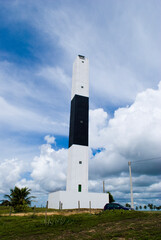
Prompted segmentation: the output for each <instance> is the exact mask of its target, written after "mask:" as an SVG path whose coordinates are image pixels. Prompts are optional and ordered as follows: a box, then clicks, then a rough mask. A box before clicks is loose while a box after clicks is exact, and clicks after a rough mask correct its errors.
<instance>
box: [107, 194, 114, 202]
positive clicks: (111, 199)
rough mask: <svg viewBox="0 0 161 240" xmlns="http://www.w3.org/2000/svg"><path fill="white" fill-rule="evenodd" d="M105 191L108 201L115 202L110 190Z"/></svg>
mask: <svg viewBox="0 0 161 240" xmlns="http://www.w3.org/2000/svg"><path fill="white" fill-rule="evenodd" d="M107 193H108V194H109V203H112V202H115V199H114V197H113V195H112V194H111V193H110V192H107Z"/></svg>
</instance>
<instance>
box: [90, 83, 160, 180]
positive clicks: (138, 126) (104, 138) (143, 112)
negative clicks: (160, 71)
mask: <svg viewBox="0 0 161 240" xmlns="http://www.w3.org/2000/svg"><path fill="white" fill-rule="evenodd" d="M101 113H102V114H101ZM92 114H93V116H95V119H96V121H94V119H93V123H92V124H91V129H90V132H91V133H94V132H95V131H96V129H98V128H97V126H99V129H98V131H97V134H95V136H92V135H91V137H92V138H94V140H93V139H92V140H91V147H92V148H103V149H104V150H103V151H101V152H98V153H97V154H96V155H95V156H94V157H93V158H92V160H91V169H92V170H91V175H93V174H92V172H94V169H95V167H96V166H97V167H98V169H100V171H99V172H100V174H101V175H102V174H104V175H107V176H108V174H111V173H112V174H114V173H115V174H116V173H119V172H121V171H123V170H125V169H127V162H128V161H135V160H139V159H148V158H154V157H158V156H159V157H160V156H161V150H160V141H161V127H160V122H161V84H159V86H158V89H157V90H153V89H147V90H146V91H144V92H142V93H139V94H138V95H137V97H136V99H135V102H134V103H133V104H132V105H131V106H129V107H126V108H120V109H118V110H116V111H115V114H114V118H112V119H109V121H108V123H107V116H106V114H105V113H104V112H103V110H102V111H100V110H99V111H98V110H91V116H92ZM101 116H102V118H101ZM99 119H101V121H100V122H98V121H99ZM105 122H106V125H105ZM148 163H149V162H148V161H147V162H146V164H144V165H143V166H142V167H141V168H140V170H139V169H137V170H136V172H137V171H138V172H139V171H143V173H148V174H150V173H151V174H160V171H159V169H158V161H157V162H155V164H150V165H151V167H149V166H150V165H149V164H148ZM135 169H136V168H134V171H135ZM126 171H127V170H126ZM140 173H141V172H140ZM93 177H94V175H93Z"/></svg>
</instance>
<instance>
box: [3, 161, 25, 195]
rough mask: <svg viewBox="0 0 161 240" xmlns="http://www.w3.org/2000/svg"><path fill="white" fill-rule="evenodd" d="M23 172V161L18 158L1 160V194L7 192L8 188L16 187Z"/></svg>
mask: <svg viewBox="0 0 161 240" xmlns="http://www.w3.org/2000/svg"><path fill="white" fill-rule="evenodd" d="M23 172H24V169H23V163H22V161H19V160H18V159H14V158H13V159H5V160H3V161H2V162H0V194H5V193H6V192H5V190H6V189H10V188H12V187H14V184H15V182H17V181H18V180H19V179H20V177H21V174H22V173H23Z"/></svg>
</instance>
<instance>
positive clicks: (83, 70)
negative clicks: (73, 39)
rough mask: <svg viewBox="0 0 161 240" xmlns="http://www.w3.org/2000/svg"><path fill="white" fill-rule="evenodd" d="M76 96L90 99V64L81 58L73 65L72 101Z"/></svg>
mask: <svg viewBox="0 0 161 240" xmlns="http://www.w3.org/2000/svg"><path fill="white" fill-rule="evenodd" d="M82 87H83V88H82ZM75 94H77V95H81V96H85V97H89V62H88V59H87V58H85V59H81V58H79V56H77V58H76V60H75V62H74V64H73V75H72V95H71V99H73V97H74V95H75Z"/></svg>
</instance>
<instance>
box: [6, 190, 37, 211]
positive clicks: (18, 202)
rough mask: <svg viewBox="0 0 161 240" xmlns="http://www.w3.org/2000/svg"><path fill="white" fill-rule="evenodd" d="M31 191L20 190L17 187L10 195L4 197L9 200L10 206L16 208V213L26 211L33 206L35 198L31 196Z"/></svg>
mask: <svg viewBox="0 0 161 240" xmlns="http://www.w3.org/2000/svg"><path fill="white" fill-rule="evenodd" d="M30 192H31V189H29V188H26V187H25V188H21V189H20V188H18V187H16V186H15V188H14V189H10V195H8V194H6V195H5V196H4V197H5V198H8V200H9V203H10V206H12V207H13V208H14V210H15V211H18V212H19V211H24V210H25V208H26V207H27V206H29V205H30V204H31V199H32V198H34V196H30V197H29V194H30Z"/></svg>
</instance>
